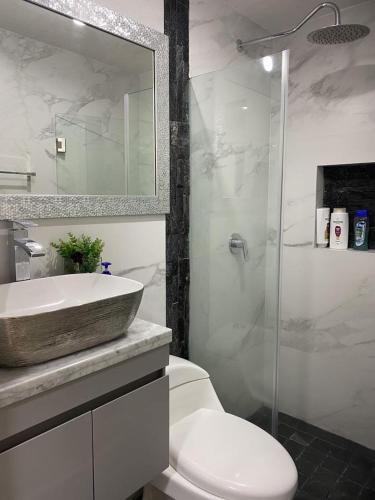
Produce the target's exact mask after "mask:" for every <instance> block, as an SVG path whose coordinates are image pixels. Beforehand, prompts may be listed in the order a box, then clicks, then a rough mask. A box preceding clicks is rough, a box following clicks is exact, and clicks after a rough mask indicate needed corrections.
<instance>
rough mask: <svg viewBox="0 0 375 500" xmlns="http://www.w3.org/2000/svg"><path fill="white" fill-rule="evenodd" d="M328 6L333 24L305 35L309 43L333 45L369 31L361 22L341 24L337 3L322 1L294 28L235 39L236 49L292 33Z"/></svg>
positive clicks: (362, 35)
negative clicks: (261, 35)
mask: <svg viewBox="0 0 375 500" xmlns="http://www.w3.org/2000/svg"><path fill="white" fill-rule="evenodd" d="M324 8H328V9H331V10H332V11H333V13H334V16H335V22H334V24H331V25H329V26H324V27H323V28H320V29H318V30H315V31H313V32H311V33H309V34H308V35H307V39H308V40H309V42H311V43H317V44H320V45H335V44H339V43H347V42H354V41H355V40H359V39H360V38H364V37H365V36H367V35H368V34H369V33H370V28H368V27H367V26H363V25H362V24H342V22H341V12H340V8H339V6H338V5H337V4H335V3H333V2H323V3H321V4H319V5H317V6H316V7H315V9H313V10H312V11H311V12H309V13H308V14H307V16H305V17H304V18H303V19H302V21H301V22H300V23H298V24H297V26H295V27H294V28H291V29H290V30H287V31H281V32H280V33H274V34H273V35H269V36H265V37H261V38H254V39H253V40H248V41H247V42H243V41H242V40H237V49H238V50H239V51H240V52H242V51H243V50H244V48H245V47H247V46H249V45H254V44H256V43H262V42H269V41H271V40H276V39H278V38H283V37H285V36H289V35H293V34H294V33H296V32H297V31H298V30H299V29H300V28H302V26H304V25H305V24H306V23H307V22H308V21H309V20H310V19H311V18H312V17H313V16H314V15H315V14H316V13H317V12H319V11H320V10H321V9H324Z"/></svg>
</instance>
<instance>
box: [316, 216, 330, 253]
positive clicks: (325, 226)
mask: <svg viewBox="0 0 375 500" xmlns="http://www.w3.org/2000/svg"><path fill="white" fill-rule="evenodd" d="M330 211H331V210H330V209H329V208H317V209H316V245H317V246H318V247H319V248H325V247H327V246H328V243H329V214H330Z"/></svg>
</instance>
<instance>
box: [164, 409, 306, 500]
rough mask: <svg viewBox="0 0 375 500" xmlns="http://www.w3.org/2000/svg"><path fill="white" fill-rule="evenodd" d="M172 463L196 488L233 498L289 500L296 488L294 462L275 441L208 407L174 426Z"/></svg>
mask: <svg viewBox="0 0 375 500" xmlns="http://www.w3.org/2000/svg"><path fill="white" fill-rule="evenodd" d="M170 464H171V466H172V467H173V468H174V469H175V470H176V471H177V473H179V474H180V475H181V476H182V477H183V478H185V479H186V480H187V481H189V482H190V483H192V484H193V485H195V486H196V487H198V488H200V489H202V490H204V491H206V492H208V493H210V494H212V495H214V496H216V497H219V498H225V499H228V500H258V499H262V500H289V499H290V498H291V495H292V494H293V492H294V490H295V488H296V484H297V471H296V467H295V465H294V462H293V460H292V459H291V458H290V456H289V454H288V453H287V452H286V450H285V449H284V448H283V447H282V446H281V445H280V444H279V443H278V442H277V441H276V440H275V439H274V438H272V437H271V436H270V435H269V434H267V433H266V432H265V431H263V430H262V429H260V428H258V427H257V426H255V425H253V424H251V423H249V422H247V421H246V420H243V419H241V418H239V417H235V416H234V415H230V414H228V413H224V412H219V411H215V410H208V409H205V408H201V409H199V410H197V411H195V412H194V413H192V414H191V415H189V416H187V417H185V418H183V419H182V420H180V421H179V422H177V423H176V424H174V425H172V426H171V429H170Z"/></svg>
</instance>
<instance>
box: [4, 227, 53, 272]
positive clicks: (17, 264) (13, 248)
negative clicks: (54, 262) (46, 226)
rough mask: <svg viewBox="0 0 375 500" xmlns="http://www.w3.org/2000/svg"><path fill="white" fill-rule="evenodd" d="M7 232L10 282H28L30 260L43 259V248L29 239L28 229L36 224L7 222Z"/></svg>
mask: <svg viewBox="0 0 375 500" xmlns="http://www.w3.org/2000/svg"><path fill="white" fill-rule="evenodd" d="M6 222H7V223H8V231H9V252H10V255H9V261H10V272H11V281H25V280H29V279H30V277H31V274H30V260H31V259H33V258H34V257H44V255H45V254H46V253H45V251H44V248H43V246H42V245H41V244H40V243H38V242H36V241H34V240H31V239H30V238H29V233H28V229H29V227H36V226H37V224H35V223H34V222H31V221H18V220H14V221H13V220H7V221H6Z"/></svg>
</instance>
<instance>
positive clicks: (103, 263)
mask: <svg viewBox="0 0 375 500" xmlns="http://www.w3.org/2000/svg"><path fill="white" fill-rule="evenodd" d="M111 265H112V262H107V261H105V262H102V266H103V267H104V269H103V272H102V274H108V275H112V273H111V271H110V270H109V269H108V268H109V266H111Z"/></svg>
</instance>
